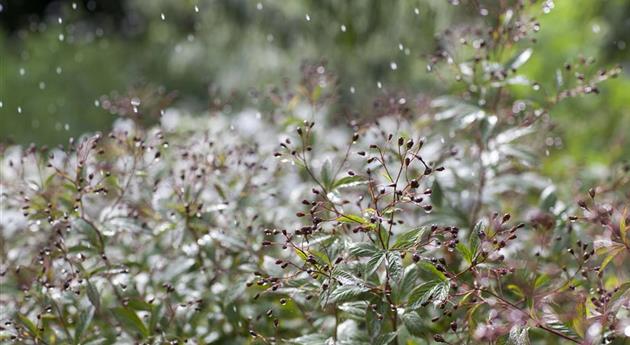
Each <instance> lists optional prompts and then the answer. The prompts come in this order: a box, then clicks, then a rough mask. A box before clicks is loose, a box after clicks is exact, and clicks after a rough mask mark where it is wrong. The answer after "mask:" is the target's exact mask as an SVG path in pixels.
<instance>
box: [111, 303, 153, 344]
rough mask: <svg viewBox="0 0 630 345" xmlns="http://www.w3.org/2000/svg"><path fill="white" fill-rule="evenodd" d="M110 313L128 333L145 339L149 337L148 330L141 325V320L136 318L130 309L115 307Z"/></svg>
mask: <svg viewBox="0 0 630 345" xmlns="http://www.w3.org/2000/svg"><path fill="white" fill-rule="evenodd" d="M111 311H112V313H113V314H114V316H115V317H116V319H117V320H118V322H120V324H121V326H123V327H124V328H126V329H127V330H129V331H134V332H137V333H139V334H140V335H141V336H142V338H146V337H148V336H149V330H148V329H147V327H146V326H145V325H144V323H142V320H140V318H139V317H138V315H137V314H136V313H135V312H134V311H133V310H131V309H127V308H123V307H116V308H112V309H111Z"/></svg>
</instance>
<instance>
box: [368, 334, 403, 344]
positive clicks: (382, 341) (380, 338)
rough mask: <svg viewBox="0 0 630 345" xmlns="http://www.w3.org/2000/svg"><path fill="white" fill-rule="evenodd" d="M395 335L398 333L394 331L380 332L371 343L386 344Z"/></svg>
mask: <svg viewBox="0 0 630 345" xmlns="http://www.w3.org/2000/svg"><path fill="white" fill-rule="evenodd" d="M396 335H398V333H396V332H389V333H384V334H381V335H379V336H378V337H376V339H375V340H374V342H373V344H374V345H388V344H389V343H391V342H392V341H393V340H394V339H395V338H396Z"/></svg>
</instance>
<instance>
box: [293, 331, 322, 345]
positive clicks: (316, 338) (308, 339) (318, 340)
mask: <svg viewBox="0 0 630 345" xmlns="http://www.w3.org/2000/svg"><path fill="white" fill-rule="evenodd" d="M327 340H328V337H327V336H325V335H323V334H316V333H314V334H307V335H303V336H301V337H297V338H293V339H290V340H289V344H295V345H326V341H327Z"/></svg>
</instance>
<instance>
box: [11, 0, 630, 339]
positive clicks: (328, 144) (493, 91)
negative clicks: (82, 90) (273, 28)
mask: <svg viewBox="0 0 630 345" xmlns="http://www.w3.org/2000/svg"><path fill="white" fill-rule="evenodd" d="M545 4H546V6H549V2H545ZM479 10H480V13H481V15H482V17H487V18H488V19H487V20H486V21H477V22H474V23H473V24H470V26H466V27H461V28H457V29H452V30H448V32H445V33H443V34H442V35H441V36H440V42H441V43H440V47H439V48H438V50H437V51H435V52H434V53H433V54H431V56H430V59H429V61H430V65H429V66H428V69H429V70H430V71H431V73H432V74H433V75H435V78H436V79H438V80H440V82H442V83H448V85H447V86H448V89H449V90H452V91H450V92H448V93H445V94H444V95H441V96H437V97H432V98H430V99H427V98H418V99H416V98H412V97H407V96H404V95H401V94H393V95H387V96H386V97H383V98H381V99H378V100H377V102H381V104H383V107H382V109H383V110H382V113H381V114H380V115H381V116H379V118H378V119H377V120H374V121H371V120H370V121H368V120H366V121H363V122H357V121H350V122H349V123H348V124H347V126H344V125H342V124H340V123H339V119H338V117H335V116H334V113H333V111H332V110H331V109H334V106H335V102H338V99H339V98H338V90H337V89H336V87H335V86H336V83H337V79H336V77H335V76H334V75H333V74H332V73H330V71H329V70H327V69H326V66H325V65H323V64H313V65H309V64H304V65H303V69H302V72H303V74H302V75H303V77H302V79H301V80H300V82H299V83H297V84H292V83H286V84H285V85H284V86H283V87H281V88H276V89H273V90H270V91H269V92H268V93H266V94H265V95H264V96H263V98H264V103H265V104H266V105H267V107H266V108H265V110H264V111H259V110H251V109H247V110H245V111H243V112H241V113H238V114H232V115H225V114H212V115H208V116H205V117H193V116H190V115H188V114H186V113H184V112H183V111H181V110H177V109H176V108H171V109H169V110H168V111H166V112H164V114H162V116H161V117H160V124H159V125H156V126H146V125H145V124H144V123H143V121H142V119H140V118H138V117H134V116H123V117H121V118H120V119H119V120H117V122H116V123H115V124H114V127H113V129H112V131H111V132H109V133H107V134H102V133H96V134H90V135H83V136H82V137H80V138H78V139H77V140H70V142H69V143H68V144H67V145H65V146H61V147H59V148H45V147H36V146H31V147H28V148H24V147H19V146H14V147H9V148H6V149H4V150H3V152H2V157H1V158H2V172H1V175H0V176H1V177H2V179H1V186H2V196H1V198H2V209H1V211H2V222H1V223H0V226H1V229H2V244H3V246H2V252H1V254H2V258H3V261H2V266H1V269H2V281H1V284H2V285H1V288H2V294H1V295H0V296H1V298H2V302H3V303H4V304H5V307H6V308H7V310H8V315H7V317H8V318H7V320H6V322H5V323H4V325H3V327H4V328H3V329H2V331H1V332H0V336H1V337H2V341H5V342H7V343H8V342H16V343H25V344H67V343H70V344H122V343H149V344H177V343H189V344H190V343H193V344H206V343H222V344H235V343H238V344H248V343H257V344H285V343H286V344H383V345H385V344H427V343H432V342H435V343H447V344H475V343H486V342H487V343H493V344H503V343H507V344H519V345H520V344H530V343H532V344H558V343H581V344H595V343H600V342H604V343H611V342H616V343H619V344H621V343H624V342H625V341H627V337H628V333H629V331H628V330H629V329H630V315H629V314H628V307H629V304H630V295H629V293H628V290H629V289H630V277H629V275H630V271H628V265H627V262H628V255H629V254H630V233H629V232H630V228H629V224H630V219H629V216H628V215H629V214H628V211H627V208H628V203H627V200H628V199H629V197H630V188H628V187H629V182H630V174H629V170H630V169H629V168H628V167H624V166H614V167H610V168H609V169H608V170H607V171H606V172H605V174H604V175H605V176H604V177H605V178H603V179H601V180H600V181H598V182H597V184H596V185H595V184H593V185H590V184H589V185H579V184H577V182H579V181H563V183H564V185H563V184H554V183H553V182H552V181H550V180H549V179H548V178H547V177H546V176H545V175H544V171H543V170H542V169H540V168H539V163H540V159H541V158H542V157H544V156H545V153H546V150H550V149H553V147H554V146H560V145H556V144H557V143H556V141H555V140H552V141H551V142H549V140H547V139H548V138H549V137H550V136H551V134H550V133H552V131H553V130H554V129H553V122H552V121H551V118H550V116H549V114H550V112H552V111H553V109H554V108H555V107H558V106H561V104H562V102H563V101H564V100H565V99H568V98H572V97H596V94H597V92H598V90H599V88H600V83H602V82H604V81H606V80H607V79H609V78H614V77H615V76H617V75H618V74H619V68H618V67H616V66H613V67H610V68H607V69H602V70H596V69H594V68H593V62H592V61H589V59H583V60H579V59H578V60H577V62H571V63H570V64H568V65H566V66H560V69H564V70H565V71H566V72H561V73H566V75H564V80H565V83H564V84H563V85H562V86H561V87H559V88H558V89H549V88H548V87H547V84H546V81H539V82H533V81H530V78H528V77H527V75H526V74H524V73H523V72H522V71H523V70H525V68H526V66H527V63H528V60H529V59H530V58H531V57H532V56H533V54H536V53H535V52H534V51H533V50H532V48H531V43H530V42H531V39H532V37H533V36H534V35H536V32H537V31H538V30H539V29H540V27H539V25H540V24H539V22H538V21H537V20H536V19H535V18H532V17H531V16H530V14H529V13H530V12H529V9H528V8H527V6H526V4H525V3H524V2H523V3H521V2H517V3H516V4H515V5H514V6H510V7H496V8H491V9H489V11H488V10H486V11H485V12H484V11H481V9H479ZM551 77H553V76H551ZM445 87H446V86H445ZM130 103H131V104H132V105H134V104H133V103H135V101H134V100H133V99H132V100H130ZM267 109H269V110H267ZM552 139H553V137H552ZM278 144H279V145H278ZM556 149H558V148H556ZM620 165H621V164H620ZM576 186H577V187H576ZM571 188H576V192H575V195H572V196H568V197H567V196H566V193H565V192H560V191H566V190H567V189H571Z"/></svg>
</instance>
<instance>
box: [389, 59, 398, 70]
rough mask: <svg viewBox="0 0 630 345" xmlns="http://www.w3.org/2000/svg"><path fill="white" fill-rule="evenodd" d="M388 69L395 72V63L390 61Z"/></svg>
mask: <svg viewBox="0 0 630 345" xmlns="http://www.w3.org/2000/svg"><path fill="white" fill-rule="evenodd" d="M389 68H391V69H392V71H395V70H397V69H398V65H397V64H396V63H395V62H393V61H392V62H390V63H389Z"/></svg>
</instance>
